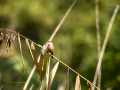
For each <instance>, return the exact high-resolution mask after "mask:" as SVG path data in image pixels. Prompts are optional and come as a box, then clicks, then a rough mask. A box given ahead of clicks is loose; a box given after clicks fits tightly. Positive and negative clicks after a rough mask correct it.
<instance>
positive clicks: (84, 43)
mask: <svg viewBox="0 0 120 90" xmlns="http://www.w3.org/2000/svg"><path fill="white" fill-rule="evenodd" d="M72 2H73V0H0V28H8V29H12V30H15V31H17V32H20V34H22V35H24V36H26V37H27V38H29V39H31V40H33V41H34V42H36V43H38V44H40V45H43V44H44V43H46V42H47V40H48V39H49V37H50V36H51V35H52V33H53V31H54V29H55V28H56V26H57V25H58V24H59V22H60V20H61V19H62V17H63V16H64V14H65V13H66V11H67V10H68V8H69V7H70V5H71V4H72ZM117 4H118V5H120V0H100V2H99V19H100V36H101V46H102V44H103V41H104V38H105V34H106V31H107V28H108V25H109V22H110V19H111V17H112V14H113V11H114V9H115V7H116V5H117ZM96 37H97V36H96V22H95V0H78V1H77V2H76V4H75V5H74V7H73V8H72V10H71V12H70V13H69V15H68V16H67V18H66V19H65V21H64V23H63V24H62V26H61V27H60V29H59V31H58V32H57V34H56V35H55V37H54V38H53V40H52V42H53V44H54V48H55V51H54V55H55V56H56V57H57V58H59V59H60V60H61V61H63V62H64V63H66V64H67V65H69V66H70V67H71V68H73V69H74V70H75V71H77V72H78V73H80V74H81V75H83V76H84V77H85V78H87V79H88V80H90V81H91V82H92V81H93V78H94V73H95V70H96V66H97V61H98V59H97V58H98V54H97V53H98V51H97V38H96ZM21 43H22V49H23V56H24V62H25V70H26V73H25V74H24V70H23V66H22V59H21V56H20V50H19V44H18V42H17V41H16V42H15V43H14V44H13V45H12V48H11V52H8V53H7V52H6V46H5V41H4V43H3V44H2V46H1V47H0V50H1V52H2V53H1V56H0V86H1V85H4V88H3V90H22V88H23V86H24V84H25V81H26V80H27V78H28V76H29V74H30V72H31V70H32V67H33V65H34V63H33V61H32V59H31V57H30V54H29V51H28V49H27V46H26V44H25V39H24V38H21ZM36 53H37V55H39V54H40V48H39V47H37V46H36ZM56 62H57V60H55V59H53V60H51V68H50V69H52V68H53V66H54V65H55V63H56ZM45 65H46V63H45ZM45 65H44V69H45V68H46V66H45ZM44 74H45V71H44ZM76 76H77V75H76V74H75V73H73V72H72V71H70V76H69V78H70V82H69V85H70V90H74V87H75V80H76ZM80 79H81V89H82V90H87V84H86V81H85V80H83V79H82V78H80ZM66 80H67V68H66V67H65V66H64V65H62V64H59V67H58V70H57V73H56V75H55V78H54V81H53V84H52V89H51V90H65V87H66ZM32 84H34V87H33V90H39V87H40V82H39V77H38V75H37V71H35V73H34V75H33V77H32V79H31V81H30V84H29V85H28V88H27V90H29V88H30V86H31V85H32ZM108 88H109V90H120V9H119V11H118V13H117V15H116V17H115V20H114V23H113V26H112V29H111V32H110V37H109V39H108V43H107V46H106V49H105V53H104V57H103V62H102V80H101V90H106V89H108ZM43 90H45V79H44V80H43Z"/></svg>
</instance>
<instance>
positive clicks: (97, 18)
mask: <svg viewBox="0 0 120 90" xmlns="http://www.w3.org/2000/svg"><path fill="white" fill-rule="evenodd" d="M98 3H99V0H96V5H95V12H96V30H97V44H98V59H99V56H100V50H101V45H100V30H99V7H98ZM96 81H97V79H95V80H94V81H93V84H96ZM100 86H101V68H100V72H99V74H98V88H100ZM93 90H94V87H93Z"/></svg>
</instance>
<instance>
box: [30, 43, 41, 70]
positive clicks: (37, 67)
mask: <svg viewBox="0 0 120 90" xmlns="http://www.w3.org/2000/svg"><path fill="white" fill-rule="evenodd" d="M31 50H32V54H33V57H34V63H35V65H36V69H37V71H39V65H38V63H37V57H36V52H35V46H34V44H33V42H31Z"/></svg>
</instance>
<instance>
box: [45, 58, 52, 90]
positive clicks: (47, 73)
mask: <svg viewBox="0 0 120 90" xmlns="http://www.w3.org/2000/svg"><path fill="white" fill-rule="evenodd" d="M50 57H51V56H50ZM50 57H49V60H46V90H47V89H48V80H49V70H50Z"/></svg>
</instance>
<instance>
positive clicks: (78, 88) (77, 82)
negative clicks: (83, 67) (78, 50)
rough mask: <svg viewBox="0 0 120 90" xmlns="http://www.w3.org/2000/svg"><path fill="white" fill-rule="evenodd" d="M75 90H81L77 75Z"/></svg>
mask: <svg viewBox="0 0 120 90" xmlns="http://www.w3.org/2000/svg"><path fill="white" fill-rule="evenodd" d="M75 90H81V87H80V78H79V75H77V77H76V83H75Z"/></svg>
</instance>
